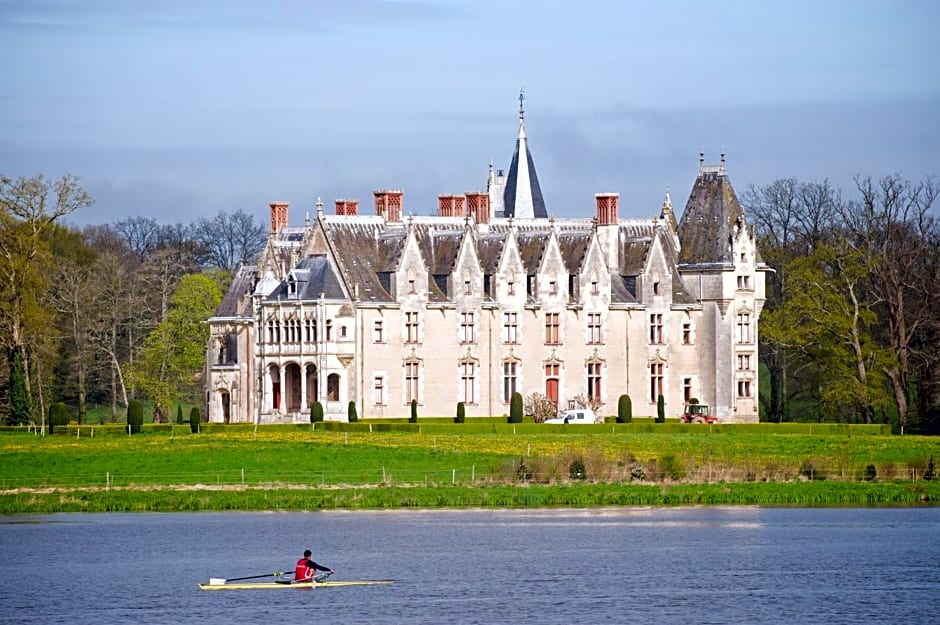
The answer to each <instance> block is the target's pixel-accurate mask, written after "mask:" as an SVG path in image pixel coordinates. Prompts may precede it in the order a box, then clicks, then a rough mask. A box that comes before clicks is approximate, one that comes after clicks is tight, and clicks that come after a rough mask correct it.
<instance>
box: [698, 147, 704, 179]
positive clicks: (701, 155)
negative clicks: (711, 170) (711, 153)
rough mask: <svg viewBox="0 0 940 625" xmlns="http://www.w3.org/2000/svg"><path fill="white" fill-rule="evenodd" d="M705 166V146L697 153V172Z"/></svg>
mask: <svg viewBox="0 0 940 625" xmlns="http://www.w3.org/2000/svg"><path fill="white" fill-rule="evenodd" d="M704 168H705V148H702V150H701V151H700V152H699V153H698V171H699V173H701V172H702V170H703V169H704Z"/></svg>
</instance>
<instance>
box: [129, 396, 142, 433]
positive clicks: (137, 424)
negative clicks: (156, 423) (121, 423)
mask: <svg viewBox="0 0 940 625" xmlns="http://www.w3.org/2000/svg"><path fill="white" fill-rule="evenodd" d="M127 425H128V426H129V427H130V433H131V434H140V428H141V427H142V426H143V425H144V405H143V403H141V402H140V400H137V399H132V400H131V401H130V402H128V404H127Z"/></svg>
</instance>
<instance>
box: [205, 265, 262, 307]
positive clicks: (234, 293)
mask: <svg viewBox="0 0 940 625" xmlns="http://www.w3.org/2000/svg"><path fill="white" fill-rule="evenodd" d="M257 270H258V268H257V267H256V266H255V265H242V266H241V267H239V268H238V270H237V271H236V272H235V277H234V278H233V279H232V284H231V285H229V288H228V291H226V292H225V296H224V297H223V298H222V301H221V302H220V303H219V307H218V308H217V309H216V311H215V316H216V317H244V316H251V304H250V301H249V300H248V298H246V297H245V296H246V295H247V294H249V293H251V292H252V291H253V290H254V288H255V274H256V272H257Z"/></svg>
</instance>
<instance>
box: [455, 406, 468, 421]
mask: <svg viewBox="0 0 940 625" xmlns="http://www.w3.org/2000/svg"><path fill="white" fill-rule="evenodd" d="M466 417H467V409H466V408H465V407H464V405H463V402H462V401H459V402H457V416H456V417H454V423H463V422H464V419H466Z"/></svg>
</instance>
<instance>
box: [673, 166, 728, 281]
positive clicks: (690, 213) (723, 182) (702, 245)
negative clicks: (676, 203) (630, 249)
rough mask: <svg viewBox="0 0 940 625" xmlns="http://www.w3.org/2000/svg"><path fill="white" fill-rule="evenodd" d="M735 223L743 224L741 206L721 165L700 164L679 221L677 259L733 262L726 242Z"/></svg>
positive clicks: (688, 262) (690, 262)
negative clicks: (719, 166)
mask: <svg viewBox="0 0 940 625" xmlns="http://www.w3.org/2000/svg"><path fill="white" fill-rule="evenodd" d="M736 223H740V224H741V226H743V224H744V210H743V209H742V208H741V205H740V204H739V203H738V198H737V195H735V193H734V188H732V186H731V180H730V179H729V178H728V176H727V175H726V174H725V173H724V168H723V167H721V168H717V167H707V168H703V170H702V171H701V172H700V173H699V175H698V177H697V178H696V179H695V184H694V185H693V186H692V192H691V193H690V194H689V201H688V202H687V203H686V205H685V210H684V211H682V221H680V222H679V230H678V235H679V243H680V246H681V250H680V252H679V263H680V264H683V265H707V264H731V263H733V262H734V259H733V258H732V253H731V245H730V242H731V237H732V235H733V234H734V229H735V224H736Z"/></svg>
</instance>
